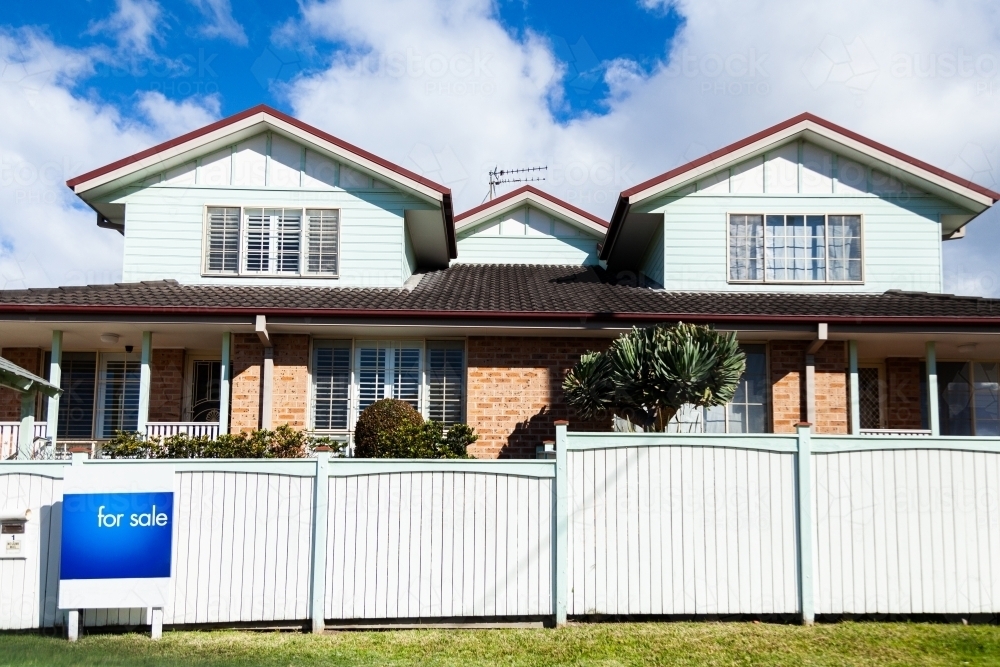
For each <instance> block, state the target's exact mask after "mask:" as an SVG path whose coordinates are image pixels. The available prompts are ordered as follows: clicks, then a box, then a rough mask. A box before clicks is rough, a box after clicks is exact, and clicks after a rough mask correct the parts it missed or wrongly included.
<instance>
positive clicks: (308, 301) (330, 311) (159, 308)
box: [0, 264, 1000, 325]
mask: <svg viewBox="0 0 1000 667" xmlns="http://www.w3.org/2000/svg"><path fill="white" fill-rule="evenodd" d="M806 290H808V287H804V288H803V290H802V291H799V292H791V293H776V292H665V291H662V290H652V289H648V288H644V287H636V286H634V285H630V284H627V283H617V282H614V281H612V280H610V279H609V276H608V275H606V273H605V272H604V271H603V270H602V269H600V268H596V267H587V268H585V267H578V266H528V265H471V264H465V265H463V264H458V265H455V266H452V267H451V268H449V269H445V270H441V271H433V272H430V273H426V274H424V275H423V276H422V277H421V280H420V282H419V283H418V284H417V285H416V287H414V288H413V289H406V288H403V289H387V288H349V287H297V286H294V287H267V286H260V285H180V284H178V283H176V282H174V281H157V282H142V283H125V284H115V285H94V286H87V287H58V288H46V289H27V290H4V291H0V317H2V316H3V315H4V314H10V313H15V312H19V313H25V312H35V313H43V312H47V313H72V312H87V313H99V312H102V313H115V312H119V313H144V312H145V313H148V312H159V313H168V312H174V313H202V314H222V313H264V314H275V315H279V314H283V315H292V316H294V315H308V316H316V317H322V316H325V315H326V316H346V317H350V316H366V317H379V316H389V317H408V316H409V317H416V316H429V315H433V316H453V317H474V318H476V317H491V318H503V317H512V316H523V317H550V318H558V319H565V318H570V317H574V318H576V317H585V318H591V319H640V320H652V319H665V320H666V319H688V320H692V321H699V320H715V321H725V320H731V321H738V320H744V321H745V320H762V321H774V320H799V321H803V320H810V321H824V320H831V321H832V320H852V321H860V320H866V321H911V320H913V321H916V320H921V321H948V322H955V323H963V322H980V323H982V322H989V323H996V324H998V325H1000V299H983V298H978V297H958V296H952V295H946V294H928V293H916V292H900V291H890V292H886V293H884V294H825V293H824V294H818V293H808V292H807V291H806Z"/></svg>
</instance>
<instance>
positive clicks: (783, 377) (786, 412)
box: [769, 341, 849, 433]
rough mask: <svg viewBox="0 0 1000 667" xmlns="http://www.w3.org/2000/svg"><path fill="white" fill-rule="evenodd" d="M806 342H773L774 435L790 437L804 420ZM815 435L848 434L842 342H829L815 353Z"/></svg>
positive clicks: (844, 361) (772, 408)
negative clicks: (787, 435)
mask: <svg viewBox="0 0 1000 667" xmlns="http://www.w3.org/2000/svg"><path fill="white" fill-rule="evenodd" d="M808 347H809V343H808V342H805V341H772V342H771V344H770V349H769V354H770V358H771V406H772V407H771V423H772V427H773V430H774V432H775V433H792V432H794V431H795V424H797V423H798V422H801V421H805V420H806V385H805V372H806V349H807V348H808ZM815 377H816V423H815V424H814V425H813V428H814V430H815V431H816V432H817V433H847V432H848V429H849V416H848V407H847V406H848V398H847V362H846V358H845V345H844V343H843V342H842V341H830V342H828V343H826V344H825V345H824V346H823V347H821V348H820V349H819V351H818V352H817V353H816V376H815Z"/></svg>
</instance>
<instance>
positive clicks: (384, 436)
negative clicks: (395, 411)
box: [375, 421, 479, 459]
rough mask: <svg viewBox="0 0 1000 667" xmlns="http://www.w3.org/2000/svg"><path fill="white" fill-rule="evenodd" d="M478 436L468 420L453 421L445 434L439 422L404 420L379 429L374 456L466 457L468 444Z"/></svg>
mask: <svg viewBox="0 0 1000 667" xmlns="http://www.w3.org/2000/svg"><path fill="white" fill-rule="evenodd" d="M478 439H479V436H478V435H476V434H475V433H474V432H473V430H472V427H470V426H469V425H467V424H454V425H453V426H452V427H451V428H450V429H448V433H447V434H446V433H445V432H444V426H443V425H442V424H441V422H436V421H426V422H423V423H422V424H403V425H402V426H398V427H396V428H395V429H392V430H390V431H383V432H382V433H379V435H378V447H377V450H378V454H377V456H376V457H375V458H386V459H467V458H469V453H468V448H469V445H471V444H472V443H474V442H475V441H476V440H478Z"/></svg>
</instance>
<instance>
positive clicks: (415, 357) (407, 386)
mask: <svg viewBox="0 0 1000 667" xmlns="http://www.w3.org/2000/svg"><path fill="white" fill-rule="evenodd" d="M392 361H393V364H392V366H393V367H392V397H393V398H398V399H399V400H401V401H406V402H407V403H409V404H410V405H412V406H413V408H414V409H415V410H420V348H419V347H397V348H396V349H395V350H393V360H392Z"/></svg>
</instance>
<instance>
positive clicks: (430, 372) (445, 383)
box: [427, 342, 465, 426]
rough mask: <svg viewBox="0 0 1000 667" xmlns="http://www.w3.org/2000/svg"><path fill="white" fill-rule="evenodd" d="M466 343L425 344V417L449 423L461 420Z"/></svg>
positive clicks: (448, 424) (447, 424) (446, 424)
mask: <svg viewBox="0 0 1000 667" xmlns="http://www.w3.org/2000/svg"><path fill="white" fill-rule="evenodd" d="M464 357H465V345H464V343H461V342H454V343H444V342H438V343H427V390H428V393H429V395H428V397H427V418H428V419H433V420H435V421H439V422H442V423H443V424H444V425H445V426H451V425H452V424H456V423H458V422H460V421H462V387H463V384H464V379H465V368H464V366H465V364H464V361H465V359H464Z"/></svg>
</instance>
